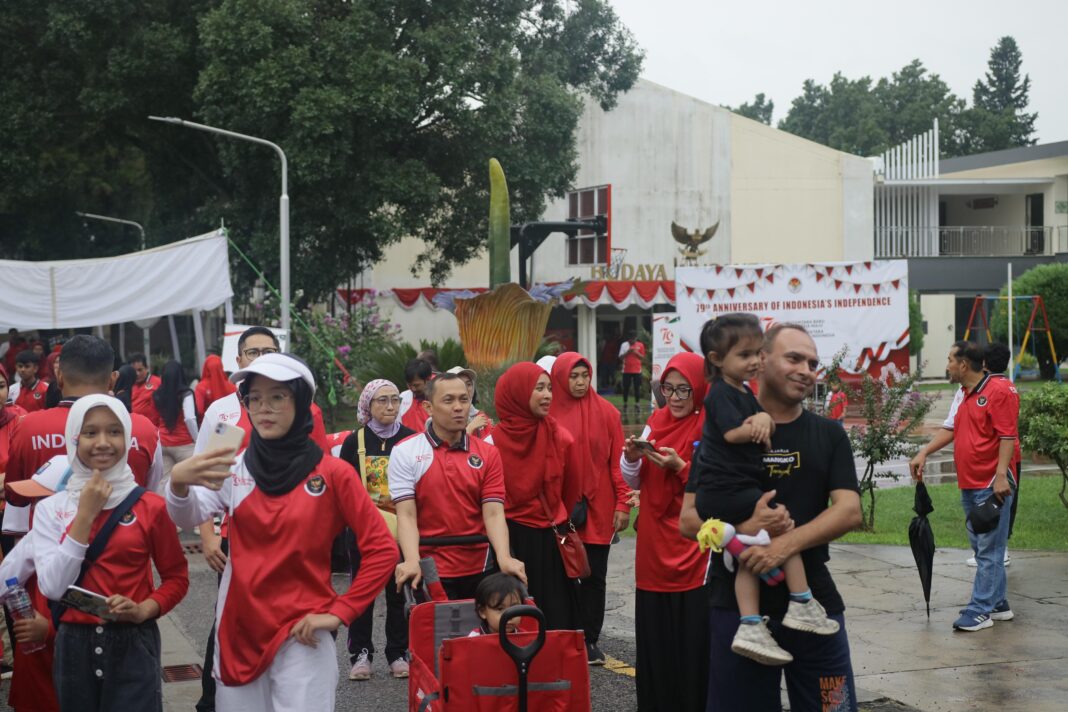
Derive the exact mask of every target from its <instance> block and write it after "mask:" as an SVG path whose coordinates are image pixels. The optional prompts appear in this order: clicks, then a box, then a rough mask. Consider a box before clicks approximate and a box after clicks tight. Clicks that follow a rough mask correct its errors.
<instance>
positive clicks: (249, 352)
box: [242, 347, 278, 359]
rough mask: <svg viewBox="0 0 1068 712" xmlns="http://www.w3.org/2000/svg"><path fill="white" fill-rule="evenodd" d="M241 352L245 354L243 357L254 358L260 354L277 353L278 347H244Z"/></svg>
mask: <svg viewBox="0 0 1068 712" xmlns="http://www.w3.org/2000/svg"><path fill="white" fill-rule="evenodd" d="M242 353H244V354H245V358H248V359H256V358H259V357H260V356H266V355H267V354H276V353H278V349H274V348H270V347H268V348H265V349H245V350H244V351H243V352H242Z"/></svg>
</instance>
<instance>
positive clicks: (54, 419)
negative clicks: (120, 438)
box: [4, 334, 163, 534]
mask: <svg viewBox="0 0 1068 712" xmlns="http://www.w3.org/2000/svg"><path fill="white" fill-rule="evenodd" d="M114 365H115V352H114V351H113V350H112V349H111V345H110V344H108V342H106V341H104V340H103V339H100V338H98V337H96V336H88V335H85V334H81V335H78V336H75V337H73V338H71V339H70V340H69V341H67V343H66V344H64V345H63V351H62V353H61V354H60V357H59V361H57V362H56V379H57V383H58V384H59V387H60V388H61V389H62V392H63V400H62V401H60V403H59V405H58V406H57V407H55V408H50V409H48V410H41V411H38V412H36V413H30V414H29V415H27V416H26V417H25V418H23V419H22V420H21V421H19V423H18V425H16V426H15V431H14V433H12V435H11V453H10V457H9V459H8V462H7V473H6V475H7V476H6V483H7V484H10V483H12V482H18V481H19V480H25V479H29V477H30V476H31V475H33V473H34V472H36V471H37V468H39V467H40V466H41V465H43V464H45V463H46V462H48V460H50V459H51V458H52V457H53V456H55V455H66V454H67V444H66V437H65V435H64V433H65V431H66V427H67V415H68V414H69V413H70V407H71V405H73V404H74V401H75V400H77V399H78V398H80V397H82V396H87V395H92V394H95V393H100V394H104V395H107V394H108V392H109V391H110V389H111V386H112V384H114V382H115V377H116V374H115V372H114V371H112V367H113V366H114ZM130 417H131V422H132V432H131V442H130V452H129V454H128V455H127V461H128V462H129V464H130V469H131V470H133V474H134V478H135V479H136V480H137V484H139V485H141V486H142V487H145V488H147V489H149V490H151V491H155V488H156V486H157V485H158V484H159V479H160V476H161V475H162V474H163V457H162V452H161V450H160V447H159V433H158V431H157V430H156V426H155V425H154V424H153V423H151V422H149V420H148V419H147V418H145V417H144V416H141V415H137V414H136V413H134V414H131V416H130ZM7 497H8V506H7V509H6V510H5V512H4V532H6V533H12V534H24V533H25V532H26V531H27V527H28V524H29V512H28V509H27V508H26V506H25V505H27V504H29V502H28V501H27V500H26V499H25V498H23V497H20V496H19V495H18V494H16V493H14V492H12V491H11V490H10V488H9V489H8V490H7Z"/></svg>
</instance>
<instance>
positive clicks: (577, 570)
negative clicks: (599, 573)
mask: <svg viewBox="0 0 1068 712" xmlns="http://www.w3.org/2000/svg"><path fill="white" fill-rule="evenodd" d="M538 499H539V500H541V506H542V508H543V509H544V510H545V516H546V517H548V518H549V528H550V529H552V530H553V537H554V538H555V539H556V547H557V548H558V549H559V550H560V558H561V559H563V561H564V571H565V572H566V573H567V577H568V578H571V579H584V578H586V577H587V576H589V575H590V560H589V557H587V556H586V545H585V544H583V543H582V539H581V538H580V537H579V535H578V532H577V531H575V525H574V524H573V523H572V522H571V520H570V519H568V520H567V531H565V532H564V533H562V534H561V533H560V530H559V529H558V528H557V526H556V524H555V523H554V522H553V515H552V512H551V511H550V510H549V503H548V502H546V501H545V495H544V494H542V493H541V492H539V493H538Z"/></svg>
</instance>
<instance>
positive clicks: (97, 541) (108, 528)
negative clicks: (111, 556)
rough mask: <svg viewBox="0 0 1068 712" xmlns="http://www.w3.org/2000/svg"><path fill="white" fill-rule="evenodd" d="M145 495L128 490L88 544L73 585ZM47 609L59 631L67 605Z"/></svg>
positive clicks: (137, 489)
mask: <svg viewBox="0 0 1068 712" xmlns="http://www.w3.org/2000/svg"><path fill="white" fill-rule="evenodd" d="M144 493H145V488H144V487H134V488H133V489H132V490H130V494H128V495H126V499H124V500H122V502H120V503H119V505H118V506H117V507H115V509H113V510H111V515H110V516H109V517H108V519H107V521H106V522H104V526H102V527H100V531H98V532H97V533H96V536H95V537H93V540H92V541H91V542H89V548H88V549H86V551H85V559H84V560H83V561H82V570H81V571H80V572H78V578H77V580H75V582H74V585H75V586H77V585H79V584H81V582H82V579H84V578H85V572H86V571H88V570H89V567H90V566H92V565H93V562H94V561H96V560H97V559H98V558H100V555H101V554H102V553H104V547H106V546H107V545H108V540H109V539H111V534H112V532H114V531H115V527H117V526H118V525H119V520H120V519H122V518H123V517H125V516H126V514H127V512H129V511H130V510H131V509H133V506H134V505H135V504H137V501H138V500H139V499H141V495H143V494H144ZM48 607H49V609H51V611H52V626H53V627H54V628H56V629H57V630H58V629H59V619H60V618H62V617H63V614H64V613H65V612H66V611H67V605H66V604H64V603H60V602H59V601H49V602H48Z"/></svg>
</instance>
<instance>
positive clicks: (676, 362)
mask: <svg viewBox="0 0 1068 712" xmlns="http://www.w3.org/2000/svg"><path fill="white" fill-rule="evenodd" d="M672 371H678V372H679V374H681V375H682V377H683V378H685V379H686V380H687V381H689V383H690V387H691V388H693V394H692V395H691V396H690V398H692V399H693V403H694V409H693V412H692V413H690V414H689V415H687V416H686V417H685V418H676V417H675V416H674V415H672V414H671V409H670V408H668V407H667V406H666V405H665V406H664V407H663V408H657V410H656V412H654V413H653V414H652V415H651V416H650V417H649V420H648V422H647V423H646V424H647V425H648V426H649V436H648V439H649V440H656V446H657V447H658V448H659V447H670V448H674V450H675V452H677V453H678V454H679V457H681V458H682V459H683V460H684V461H686V462H690V461H691V460H693V444H694V443H695V442H698V441H700V440H701V430H702V428H703V427H704V423H705V417H704V413H703V412H702V410H701V408H702V405H703V404H704V400H705V394H706V393H707V392H708V382H707V381H705V360H704V359H703V358H702V357H701V356H699V355H697V354H695V353H681V354H676V355H675V356H674V357H672V359H671V360H670V361H668V364H667V367H666V368H665V369H664V374H663V375H662V376H661V377H660V382H661V383H663V382H664V380H665V379H666V378H667V375H668V374H669V373H671V372H672ZM645 466H646V467H649V468H651V469H659V466H658V465H654V464H653V463H652V462H651V461H649V460H646V464H645ZM662 474H663V473H659V472H658V473H656V476H657V477H660V476H661V475H662ZM669 479H674V478H669ZM681 487H682V485H681V484H680V485H679V488H680V492H681ZM658 489H659V488H658ZM664 493H665V494H667V492H666V491H665V492H664ZM649 494H652V493H649ZM675 494H678V493H675ZM650 499H651V498H650V497H647V496H646V493H645V492H642V509H643V510H645V511H650V510H651V511H655V512H657V514H660V513H662V512H663V511H665V509H666V508H667V507H668V506H669V505H670V504H671V501H672V500H673V499H674V496H671V497H665V498H664V501H657V500H659V499H660V498H659V497H657V498H655V499H654V500H653V501H650Z"/></svg>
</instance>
